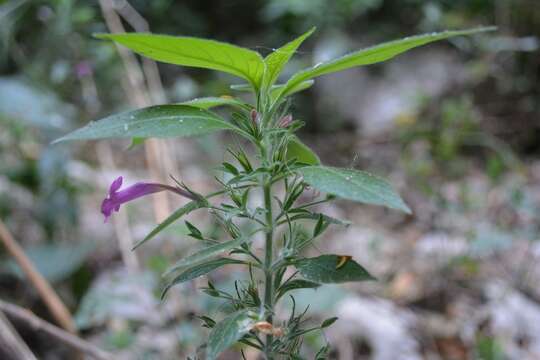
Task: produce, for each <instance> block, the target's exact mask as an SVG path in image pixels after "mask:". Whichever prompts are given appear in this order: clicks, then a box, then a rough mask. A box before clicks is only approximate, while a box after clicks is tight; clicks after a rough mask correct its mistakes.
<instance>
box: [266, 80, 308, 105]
mask: <svg viewBox="0 0 540 360" xmlns="http://www.w3.org/2000/svg"><path fill="white" fill-rule="evenodd" d="M313 84H315V80H306V81H302V82H301V83H298V84H296V85H294V86H293V87H291V88H290V89H288V90H287V95H292V94H295V93H297V92H300V91H303V90H306V89H309V88H310V87H312V86H313ZM286 87H287V85H286V84H284V85H276V86H275V87H274V86H273V87H272V90H271V91H270V97H271V98H272V100H273V101H276V99H278V98H279V97H280V96H281V94H282V92H283V91H284V89H285V88H286Z"/></svg>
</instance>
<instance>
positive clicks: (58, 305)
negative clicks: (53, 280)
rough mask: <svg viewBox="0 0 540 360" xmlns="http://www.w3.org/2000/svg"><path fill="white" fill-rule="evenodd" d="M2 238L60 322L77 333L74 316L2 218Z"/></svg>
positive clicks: (0, 224) (71, 331) (0, 223)
mask: <svg viewBox="0 0 540 360" xmlns="http://www.w3.org/2000/svg"><path fill="white" fill-rule="evenodd" d="M0 239H1V240H2V242H3V243H4V245H5V246H6V249H7V250H8V252H9V254H10V255H11V256H13V258H14V259H15V261H16V262H17V264H19V266H20V267H21V269H22V271H23V272H24V274H25V275H26V277H27V278H28V280H30V282H31V283H32V285H33V286H34V287H35V288H36V290H37V292H38V293H39V296H40V297H41V298H42V299H43V302H44V303H45V305H47V308H48V309H49V311H50V312H51V314H52V315H53V317H54V318H55V320H56V321H57V322H58V324H60V326H62V327H63V328H64V329H66V330H67V331H69V332H70V333H73V334H76V333H77V329H76V327H75V323H74V322H73V318H72V317H71V313H70V312H69V310H68V309H67V307H66V306H65V305H64V303H63V302H62V300H61V299H60V297H58V295H57V294H56V292H54V290H53V288H52V286H51V285H50V284H49V282H48V281H47V280H46V279H45V278H44V277H43V275H41V274H40V273H39V271H37V269H36V268H35V266H34V264H33V263H32V261H30V259H29V258H28V256H26V254H25V253H24V250H23V249H22V248H21V246H20V245H19V243H17V241H16V240H15V238H13V236H12V235H11V233H10V232H9V230H8V229H7V227H6V226H5V225H4V223H3V222H2V220H0Z"/></svg>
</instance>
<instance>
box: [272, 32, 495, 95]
mask: <svg viewBox="0 0 540 360" xmlns="http://www.w3.org/2000/svg"><path fill="white" fill-rule="evenodd" d="M491 30H495V28H494V27H484V28H477V29H470V30H462V31H444V32H440V33H432V34H424V35H417V36H412V37H407V38H404V39H400V40H394V41H390V42H386V43H383V44H380V45H376V46H373V47H370V48H367V49H362V50H359V51H355V52H353V53H350V54H348V55H345V56H342V57H340V58H338V59H334V60H330V61H327V62H324V63H320V64H317V65H315V66H313V67H311V68H308V69H305V70H302V71H300V72H299V73H297V74H296V75H294V76H293V77H292V78H291V79H290V80H289V81H287V84H286V86H285V87H284V88H283V89H282V91H281V92H280V94H279V97H281V96H285V95H288V94H290V93H291V90H292V89H294V88H295V87H296V86H297V85H298V84H300V83H301V82H303V81H306V80H309V79H313V78H315V77H317V76H321V75H325V74H330V73H334V72H337V71H341V70H346V69H349V68H352V67H355V66H363V65H369V64H375V63H379V62H382V61H386V60H389V59H391V58H393V57H394V56H396V55H399V54H401V53H404V52H406V51H408V50H410V49H413V48H415V47H418V46H422V45H425V44H428V43H430V42H434V41H438V40H442V39H447V38H450V37H453V36H459V35H470V34H474V33H478V32H483V31H491Z"/></svg>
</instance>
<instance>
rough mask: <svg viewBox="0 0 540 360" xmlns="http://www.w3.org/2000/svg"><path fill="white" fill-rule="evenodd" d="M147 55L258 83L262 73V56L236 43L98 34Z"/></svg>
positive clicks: (130, 34)
mask: <svg viewBox="0 0 540 360" xmlns="http://www.w3.org/2000/svg"><path fill="white" fill-rule="evenodd" d="M96 37H97V38H99V39H109V40H113V41H115V42H117V43H119V44H122V45H124V46H125V47H127V48H129V49H131V50H133V51H134V52H136V53H138V54H141V55H143V56H146V57H147V58H150V59H153V60H157V61H161V62H165V63H169V64H175V65H182V66H190V67H196V68H205V69H212V70H218V71H223V72H226V73H229V74H233V75H236V76H239V77H241V78H244V79H246V80H248V81H249V82H250V83H252V84H254V85H256V86H259V85H260V83H261V80H262V76H263V72H264V66H265V65H264V61H263V59H262V57H261V55H260V54H259V53H258V52H256V51H252V50H249V49H246V48H242V47H239V46H236V45H232V44H228V43H224V42H219V41H214V40H207V39H198V38H194V37H187V36H169V35H156V34H145V33H129V34H97V35H96Z"/></svg>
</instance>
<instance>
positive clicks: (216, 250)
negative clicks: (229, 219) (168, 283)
mask: <svg viewBox="0 0 540 360" xmlns="http://www.w3.org/2000/svg"><path fill="white" fill-rule="evenodd" d="M244 242H246V239H245V238H238V239H233V240H229V241H225V242H222V243H219V244H215V245H210V246H208V247H205V248H204V249H202V250H199V251H197V252H196V253H194V254H191V255H188V256H186V257H185V258H183V259H181V260H180V261H178V262H176V263H175V264H174V265H173V266H171V268H170V269H168V270H167V271H166V272H165V275H168V274H170V273H171V272H173V271H176V270H179V269H182V268H185V267H188V266H191V265H193V264H198V263H200V262H202V261H204V260H207V259H210V258H212V257H215V256H218V255H220V254H222V253H224V252H226V251H228V250H231V249H233V248H235V247H237V246H240V245H241V244H242V243H244Z"/></svg>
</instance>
